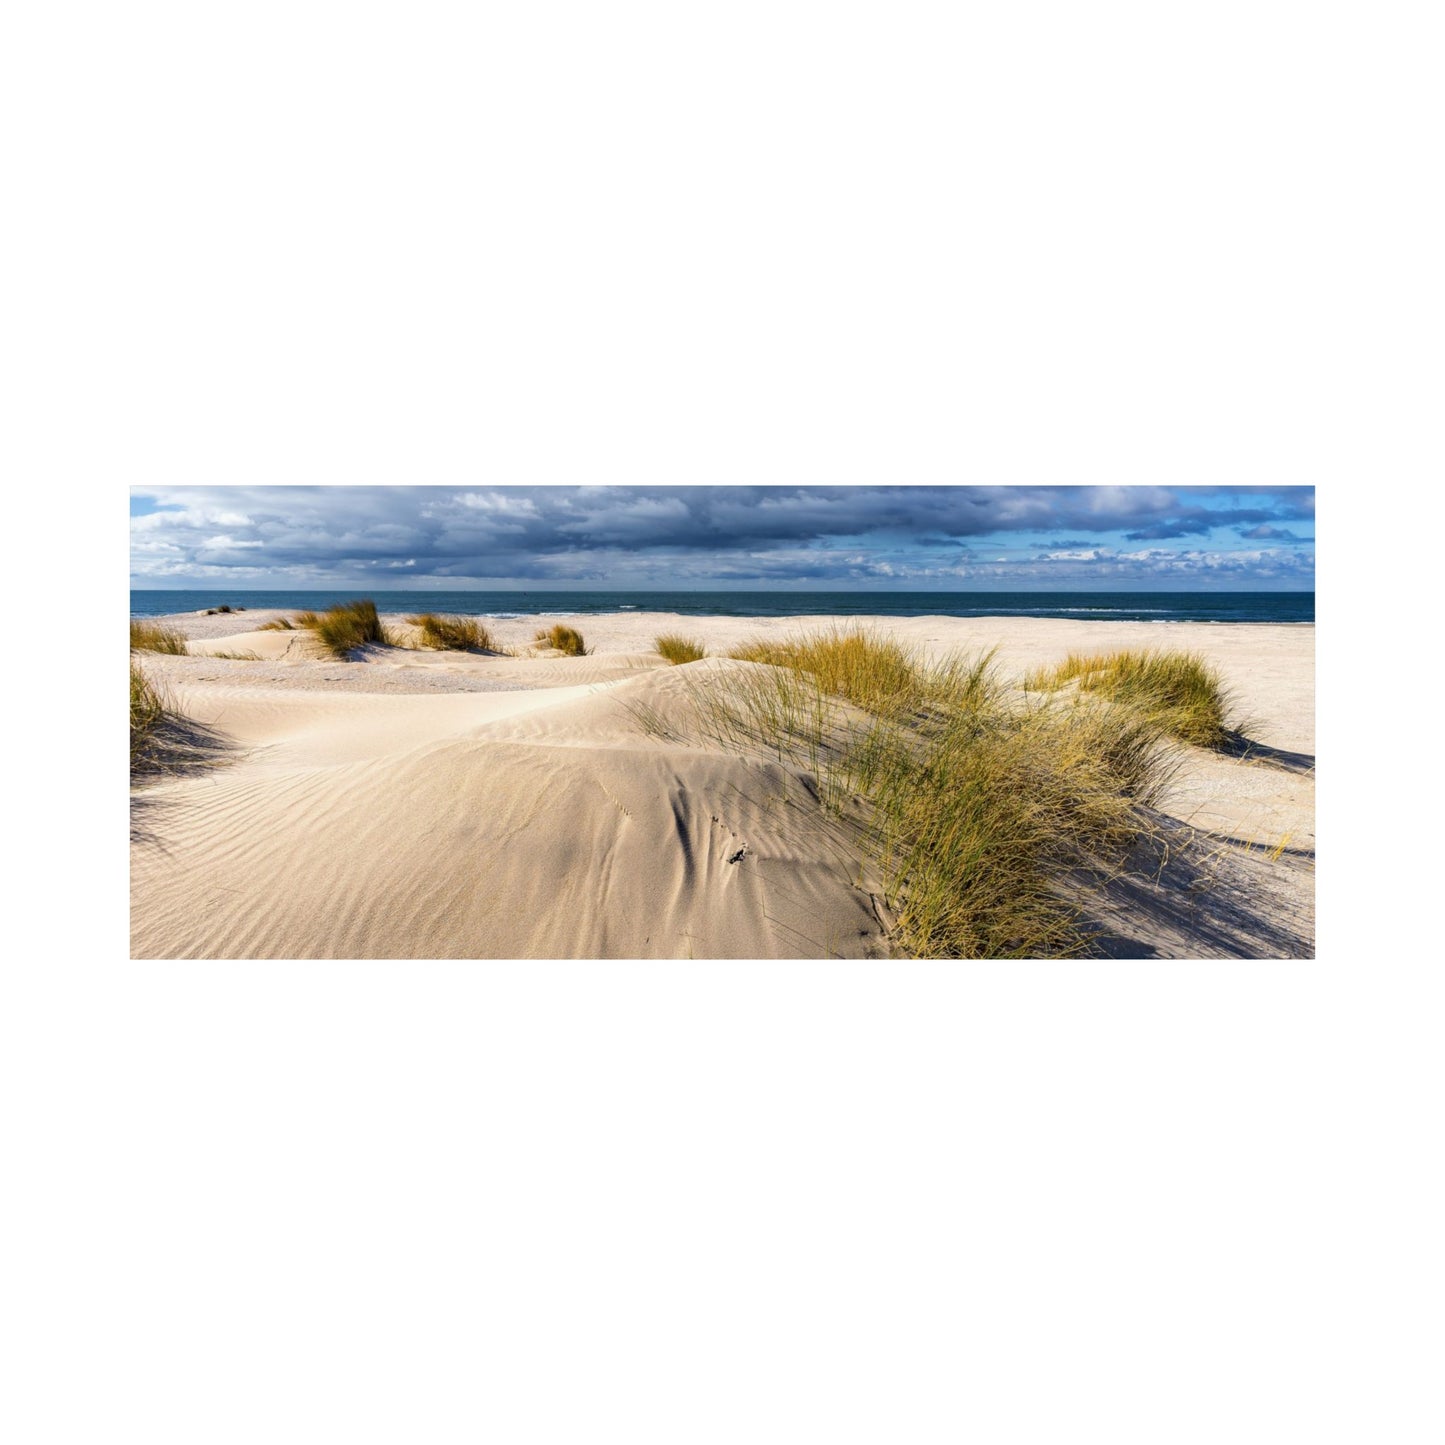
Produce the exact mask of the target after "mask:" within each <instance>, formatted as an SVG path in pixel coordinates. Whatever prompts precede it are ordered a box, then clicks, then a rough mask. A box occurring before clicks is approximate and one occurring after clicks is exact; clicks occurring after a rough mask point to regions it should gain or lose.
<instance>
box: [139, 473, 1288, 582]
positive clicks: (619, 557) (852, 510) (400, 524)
mask: <svg viewBox="0 0 1445 1445" xmlns="http://www.w3.org/2000/svg"><path fill="white" fill-rule="evenodd" d="M1306 493H1309V489H1300V488H1283V489H1274V490H1270V489H1240V490H1230V489H1225V488H1217V487H1204V488H1180V487H1067V486H1035V487H982V486H959V487H908V486H874V487H831V486H814V487H800V486H788V487H771V488H770V487H732V486H705V487H602V486H565V487H478V486H473V487H462V488H454V487H156V488H138V489H137V497H138V499H139V500H141V501H142V503H143V505H150V506H153V507H154V508H155V510H151V511H148V512H146V513H145V515H141V516H136V517H134V518H132V522H131V556H132V571H133V575H134V576H135V578H136V580H137V584H138V585H147V584H150V585H156V584H158V583H161V584H164V583H169V584H170V585H179V583H180V582H181V581H183V580H185V579H196V580H215V579H219V578H231V579H233V580H235V581H236V582H237V584H238V585H241V584H244V585H252V586H255V585H264V582H265V581H266V580H267V579H268V578H274V579H278V580H281V579H284V583H285V585H292V586H301V585H306V584H307V583H310V584H312V585H315V586H329V585H339V584H342V583H346V584H350V583H353V582H358V583H365V582H367V580H368V579H371V578H379V579H384V578H386V577H388V576H390V577H391V578H392V579H394V581H393V585H394V582H395V579H397V578H398V574H404V580H405V581H406V582H413V581H414V580H416V579H431V580H434V581H436V582H438V583H446V582H451V583H453V584H458V585H467V584H470V585H495V584H496V583H498V582H504V581H510V582H514V583H519V584H524V585H525V584H528V583H535V584H537V585H541V586H545V585H553V584H559V583H561V584H578V585H580V584H588V583H591V584H595V585H599V586H609V585H628V586H640V585H650V586H654V587H659V588H669V587H687V586H694V587H706V586H709V585H710V584H712V583H719V584H726V583H729V582H739V583H748V584H752V585H760V586H766V585H773V584H776V585H786V584H787V583H791V582H797V583H801V584H812V585H826V584H827V583H828V582H830V581H834V582H837V583H838V584H839V585H842V586H848V585H868V584H870V583H876V584H880V585H894V586H908V585H910V584H918V585H925V586H952V587H959V588H965V589H966V588H967V587H968V586H969V585H970V582H969V579H970V578H971V577H979V576H982V577H986V578H987V579H988V580H989V583H990V585H998V581H999V578H1000V577H1018V578H1020V579H1024V580H1026V579H1027V578H1029V577H1031V576H1035V577H1036V576H1041V575H1046V576H1049V577H1053V576H1055V575H1057V574H1058V573H1059V571H1060V568H1061V567H1062V565H1063V564H1064V563H1065V562H1070V563H1073V564H1077V565H1078V566H1080V567H1086V566H1087V567H1098V566H1106V567H1112V568H1115V569H1118V570H1117V573H1116V575H1118V576H1121V577H1122V576H1125V575H1126V574H1127V575H1133V574H1132V573H1131V572H1129V569H1135V570H1138V569H1145V570H1147V569H1149V568H1155V567H1163V566H1165V565H1173V566H1175V567H1176V570H1178V569H1183V571H1186V572H1187V571H1188V570H1189V567H1190V566H1191V565H1192V566H1194V568H1195V570H1196V571H1199V572H1201V573H1202V572H1203V571H1204V570H1205V564H1203V563H1195V564H1185V563H1182V562H1177V563H1173V564H1166V563H1165V562H1164V561H1163V560H1160V559H1153V560H1150V559H1148V558H1146V556H1145V554H1144V553H1143V552H1138V553H1132V554H1127V556H1126V554H1124V553H1115V552H1111V551H1110V549H1109V547H1108V545H1107V543H1108V542H1117V540H1118V538H1119V537H1120V536H1125V537H1127V539H1128V540H1130V541H1151V542H1152V541H1170V540H1177V539H1179V538H1182V537H1187V536H1198V535H1202V534H1204V533H1207V532H1209V531H1211V530H1212V529H1214V528H1229V527H1233V528H1235V529H1236V531H1237V532H1239V534H1240V535H1241V536H1244V535H1245V534H1244V532H1243V530H1242V529H1244V528H1246V527H1256V528H1257V527H1265V528H1272V527H1275V526H1276V524H1278V523H1280V522H1284V521H1288V520H1291V519H1294V518H1298V517H1303V516H1307V515H1311V514H1312V512H1313V494H1312V493H1309V494H1308V495H1306ZM1281 530H1282V529H1281ZM1026 534H1031V535H1033V536H1037V535H1039V534H1042V535H1044V536H1049V535H1053V536H1057V537H1059V538H1062V539H1067V540H1061V541H1058V542H1054V543H1051V544H1049V546H1048V549H1047V551H1046V552H1045V553H1044V554H1042V555H1041V556H1040V557H1037V558H1030V559H1023V560H1018V561H1015V562H1012V563H1007V564H996V563H994V562H992V560H989V562H988V565H987V568H986V570H984V571H980V572H977V573H976V572H975V571H974V568H975V567H976V566H977V563H976V561H975V558H974V555H973V552H972V550H971V548H970V545H969V544H970V542H972V541H973V540H974V539H980V540H979V545H980V546H984V547H988V548H989V549H990V550H989V551H988V552H987V553H985V556H986V557H988V558H989V559H991V558H992V556H993V555H995V553H994V551H993V549H995V548H997V547H998V546H999V545H1000V544H1005V545H1008V544H1012V545H1014V546H1015V547H1016V546H1017V545H1019V543H1020V541H1021V540H1022V538H1023V537H1024V535H1026ZM1247 539H1248V540H1280V541H1284V540H1288V541H1290V542H1293V541H1295V540H1297V539H1295V538H1293V536H1292V535H1289V534H1285V535H1281V536H1278V537H1272V536H1271V534H1270V533H1268V532H1258V533H1255V532H1251V533H1249V535H1248V538H1247ZM1029 545H1037V544H1036V543H1030V544H1029ZM1235 545H1238V544H1237V543H1236V544H1235ZM1194 552H1195V555H1204V553H1203V552H1202V551H1201V550H1200V549H1194ZM1085 553H1088V554H1089V555H1088V556H1084V555H1082V554H1085ZM1074 554H1079V555H1074ZM1185 555H1189V554H1188V553H1185V552H1182V551H1169V550H1168V549H1165V551H1164V556H1165V557H1168V558H1178V557H1181V556H1185ZM1208 555H1211V556H1212V555H1228V554H1227V552H1226V553H1220V554H1215V553H1213V552H1210V553H1209V554H1208ZM1233 555H1236V556H1237V557H1240V558H1243V557H1246V556H1250V555H1262V554H1251V553H1246V552H1240V553H1237V554H1233ZM1299 555H1300V559H1301V561H1302V560H1303V554H1299ZM1128 558H1132V559H1133V560H1128ZM1310 561H1311V563H1312V558H1311V559H1310ZM1247 565H1258V566H1261V567H1274V566H1277V565H1278V564H1277V563H1275V562H1272V561H1267V560H1266V561H1260V562H1258V563H1257V564H1246V563H1243V562H1241V563H1240V564H1239V566H1241V567H1244V566H1247ZM1226 570H1227V569H1226ZM381 585H384V583H382V584H381Z"/></svg>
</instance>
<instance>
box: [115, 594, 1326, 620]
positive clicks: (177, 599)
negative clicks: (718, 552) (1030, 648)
mask: <svg viewBox="0 0 1445 1445" xmlns="http://www.w3.org/2000/svg"><path fill="white" fill-rule="evenodd" d="M367 595H368V593H367V591H366V589H365V588H358V587H353V588H345V589H343V590H341V591H336V592H317V591H296V590H294V589H289V590H282V591H270V592H264V591H242V590H240V589H236V588H232V589H221V588H218V589H214V590H213V589H206V590H204V591H174V590H164V591H161V590H150V589H146V590H137V591H132V592H131V594H130V610H131V615H132V616H133V617H158V616H161V615H163V614H165V613H168V612H196V611H199V610H201V609H204V608H207V607H220V606H221V605H222V604H223V603H224V604H228V605H229V606H231V607H245V608H247V609H248V610H251V611H256V610H258V609H261V608H267V607H281V608H289V609H294V610H296V611H300V610H302V609H305V608H310V609H311V610H313V611H320V610H321V609H323V608H326V607H332V606H335V604H336V603H338V602H346V601H349V600H351V599H352V598H355V597H362V596H367ZM369 595H370V596H372V597H374V598H375V600H376V605H377V607H378V608H379V609H380V610H381V611H382V612H462V613H470V614H473V615H480V616H483V617H546V616H548V615H552V614H560V613H569V612H581V613H605V612H629V611H639V612H678V613H681V614H683V615H684V616H693V617H697V616H704V615H714V616H723V617H793V616H820V615H833V614H836V615H838V616H843V617H857V616H874V617H1077V618H1081V619H1086V618H1092V619H1094V620H1096V621H1101V622H1313V621H1314V620H1315V594H1314V593H1313V592H743V591H735V592H628V591H600V592H556V591H542V590H538V591H534V592H532V591H529V592H510V591H509V592H481V591H457V592H443V591H438V590H428V591H422V592H401V591H390V592H383V591H373V592H371V593H370V594H369Z"/></svg>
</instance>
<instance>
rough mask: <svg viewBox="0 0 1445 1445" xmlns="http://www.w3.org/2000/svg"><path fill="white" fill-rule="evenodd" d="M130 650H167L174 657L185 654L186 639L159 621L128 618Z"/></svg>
mask: <svg viewBox="0 0 1445 1445" xmlns="http://www.w3.org/2000/svg"><path fill="white" fill-rule="evenodd" d="M130 650H131V651H132V652H167V653H170V654H172V655H173V656H176V657H184V656H185V655H186V639H185V638H184V637H183V636H182V635H181V634H180V633H179V632H177V631H176V630H175V628H174V627H167V626H165V624H164V623H160V622H142V621H140V620H138V619H137V618H134V617H132V618H131V620H130Z"/></svg>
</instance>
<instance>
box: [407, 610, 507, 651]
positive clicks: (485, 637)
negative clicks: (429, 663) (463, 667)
mask: <svg viewBox="0 0 1445 1445" xmlns="http://www.w3.org/2000/svg"><path fill="white" fill-rule="evenodd" d="M406 620H407V621H408V622H409V623H411V625H412V626H413V627H419V628H420V629H421V645H422V646H423V647H430V648H435V649H437V650H438V651H441V652H497V651H499V650H500V649H499V648H498V647H497V645H496V643H495V642H494V641H493V640H492V634H491V633H490V632H488V631H487V629H486V626H485V624H483V623H482V622H479V621H478V620H477V619H476V618H475V617H460V616H445V617H441V616H438V615H437V614H436V613H434V612H423V613H421V614H420V615H418V616H416V617H408V618H407V619H406Z"/></svg>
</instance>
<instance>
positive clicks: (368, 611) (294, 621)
mask: <svg viewBox="0 0 1445 1445" xmlns="http://www.w3.org/2000/svg"><path fill="white" fill-rule="evenodd" d="M297 628H305V629H308V630H310V631H312V632H314V633H315V634H316V636H317V637H318V638H320V640H321V643H322V645H323V646H324V647H325V648H326V649H327V651H328V652H330V653H331V654H332V655H333V656H334V657H345V656H346V655H347V653H349V652H350V651H351V650H352V649H353V648H356V647H364V646H365V645H366V644H367V643H368V642H380V643H387V644H389V643H390V642H391V638H390V637H388V636H387V634H386V629H385V628H384V627H383V626H382V625H381V618H380V617H378V616H377V612H376V603H375V602H373V601H372V600H371V599H370V598H369V597H366V598H362V599H360V600H358V601H356V602H343V603H341V604H340V606H337V607H328V608H327V609H326V611H325V612H319V613H318V612H298V613H297V614H296V616H295V617H278V618H276V619H275V620H274V621H272V622H266V623H263V624H262V625H261V627H260V628H258V629H257V630H258V631H260V632H294V631H295V630H296V629H297Z"/></svg>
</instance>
